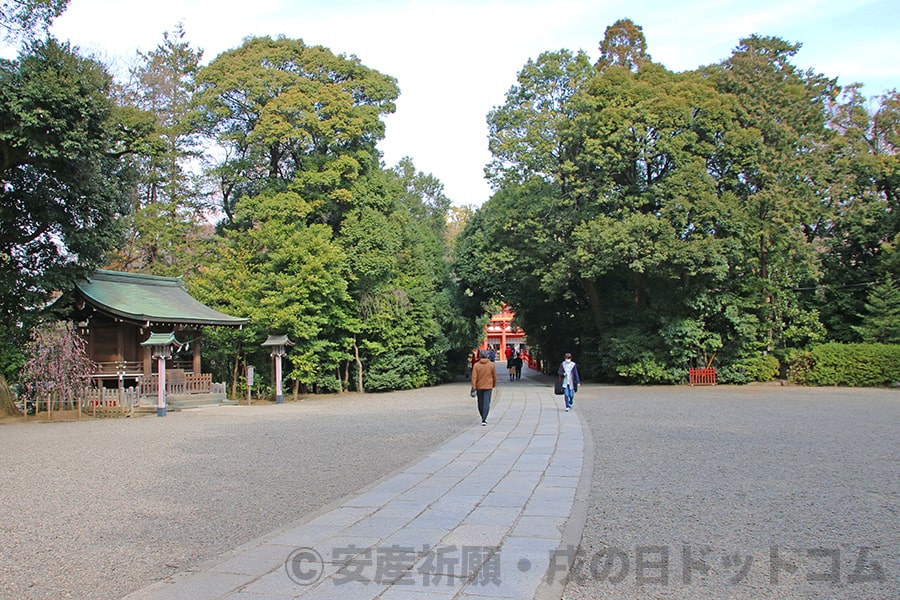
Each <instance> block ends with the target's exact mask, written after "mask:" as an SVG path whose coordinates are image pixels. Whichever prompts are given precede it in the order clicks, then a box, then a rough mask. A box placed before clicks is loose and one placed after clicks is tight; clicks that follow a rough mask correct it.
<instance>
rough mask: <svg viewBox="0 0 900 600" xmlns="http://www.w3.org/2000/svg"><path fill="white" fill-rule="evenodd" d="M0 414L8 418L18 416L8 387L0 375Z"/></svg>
mask: <svg viewBox="0 0 900 600" xmlns="http://www.w3.org/2000/svg"><path fill="white" fill-rule="evenodd" d="M0 413H2V414H6V415H10V416H12V415H18V414H19V410H18V409H17V408H16V404H15V402H13V399H12V393H10V391H9V386H8V385H7V384H6V378H5V377H3V375H0Z"/></svg>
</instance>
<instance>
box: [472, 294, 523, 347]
mask: <svg viewBox="0 0 900 600" xmlns="http://www.w3.org/2000/svg"><path fill="white" fill-rule="evenodd" d="M515 317H516V313H515V312H513V311H512V309H510V307H509V304H506V303H504V304H503V308H501V309H500V312H497V313H494V314H493V315H491V320H490V321H488V323H487V325H485V326H484V340H483V341H482V342H481V349H482V350H487V349H488V348H489V347H490V348H493V349H495V350H498V351H499V352H500V353H501V355H502V352H503V351H504V350H506V347H507V346H512V347H513V349H514V350H517V351H518V350H520V349H521V348H524V347H525V343H526V339H525V331H523V330H522V329H521V328H520V327H517V326H516V325H513V320H514V319H515Z"/></svg>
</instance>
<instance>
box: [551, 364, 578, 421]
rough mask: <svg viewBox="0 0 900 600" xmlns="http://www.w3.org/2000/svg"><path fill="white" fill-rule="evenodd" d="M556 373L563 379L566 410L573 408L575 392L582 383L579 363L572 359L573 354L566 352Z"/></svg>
mask: <svg viewBox="0 0 900 600" xmlns="http://www.w3.org/2000/svg"><path fill="white" fill-rule="evenodd" d="M556 374H557V375H559V377H560V379H562V388H563V396H564V397H565V399H566V412H569V411H570V410H571V409H572V405H573V404H575V392H577V391H578V384H579V383H581V377H579V376H578V365H576V364H575V361H574V360H572V355H571V354H570V353H568V352H566V356H565V360H563V361H562V362H561V363H560V364H559V369H557V371H556Z"/></svg>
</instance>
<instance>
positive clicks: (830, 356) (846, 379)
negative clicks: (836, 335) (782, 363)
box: [788, 343, 900, 387]
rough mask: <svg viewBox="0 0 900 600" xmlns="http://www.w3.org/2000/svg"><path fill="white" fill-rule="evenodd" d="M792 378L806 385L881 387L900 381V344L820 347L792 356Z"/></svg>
mask: <svg viewBox="0 0 900 600" xmlns="http://www.w3.org/2000/svg"><path fill="white" fill-rule="evenodd" d="M788 368H789V377H790V379H791V380H792V381H794V382H796V383H800V384H804V385H845V386H850V387H879V386H895V385H898V384H900V345H896V344H838V343H828V344H822V345H821V346H816V347H815V348H813V349H812V350H810V351H807V352H795V353H793V354H791V355H790V356H789V357H788Z"/></svg>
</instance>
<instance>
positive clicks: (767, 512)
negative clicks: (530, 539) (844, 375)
mask: <svg viewBox="0 0 900 600" xmlns="http://www.w3.org/2000/svg"><path fill="white" fill-rule="evenodd" d="M575 410H576V411H578V413H579V414H580V416H581V417H582V419H584V421H585V422H586V423H587V424H588V426H589V429H590V431H591V436H592V437H593V450H594V456H593V460H594V473H593V480H592V485H591V488H592V489H591V498H590V506H589V509H588V516H587V522H586V526H585V529H584V533H583V537H582V540H581V546H580V548H579V551H578V554H577V556H576V560H575V563H574V569H573V570H572V571H571V572H570V580H569V583H568V585H567V587H566V589H565V594H564V598H565V599H566V600H586V599H591V600H599V599H604V598H616V599H627V598H691V599H701V598H715V599H723V598H734V599H744V598H746V599H751V598H753V599H756V598H778V599H795V598H796V599H800V598H803V599H819V598H822V599H826V598H827V599H834V598H853V599H857V598H865V599H869V600H872V599H882V598H883V599H891V600H896V599H897V598H900V515H898V509H900V443H898V442H900V435H898V434H900V391H897V390H871V389H867V390H851V389H837V388H813V389H810V388H800V387H792V386H785V387H781V386H777V385H752V386H743V387H729V386H717V387H696V388H691V387H628V388H625V387H604V386H591V385H586V386H583V387H582V388H581V390H579V392H578V394H577V396H576V406H575Z"/></svg>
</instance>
